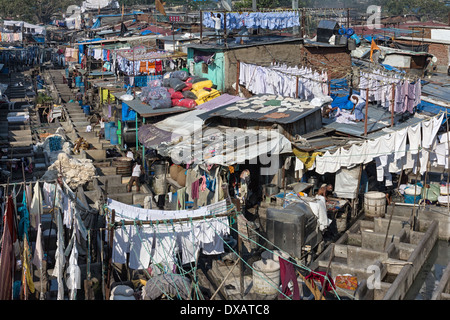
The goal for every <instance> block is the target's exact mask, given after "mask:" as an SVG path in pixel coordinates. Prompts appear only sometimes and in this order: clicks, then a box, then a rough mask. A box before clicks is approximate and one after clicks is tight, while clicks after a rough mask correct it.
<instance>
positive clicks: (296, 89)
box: [295, 76, 298, 99]
mask: <svg viewBox="0 0 450 320" xmlns="http://www.w3.org/2000/svg"><path fill="white" fill-rule="evenodd" d="M295 98H296V99H297V98H298V76H295Z"/></svg>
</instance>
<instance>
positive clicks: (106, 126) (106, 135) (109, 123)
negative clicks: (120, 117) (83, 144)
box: [105, 121, 116, 140]
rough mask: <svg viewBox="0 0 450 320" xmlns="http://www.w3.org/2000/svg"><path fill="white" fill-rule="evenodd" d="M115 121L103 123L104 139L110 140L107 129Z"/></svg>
mask: <svg viewBox="0 0 450 320" xmlns="http://www.w3.org/2000/svg"><path fill="white" fill-rule="evenodd" d="M115 124H116V123H115V122H114V121H111V122H107V123H105V139H106V140H110V139H111V138H110V134H109V129H110V128H111V127H112V126H114V125H115Z"/></svg>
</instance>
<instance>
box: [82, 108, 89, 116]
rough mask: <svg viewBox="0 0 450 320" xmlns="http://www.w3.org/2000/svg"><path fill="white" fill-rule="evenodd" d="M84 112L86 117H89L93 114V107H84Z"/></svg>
mask: <svg viewBox="0 0 450 320" xmlns="http://www.w3.org/2000/svg"><path fill="white" fill-rule="evenodd" d="M83 112H84V114H85V115H87V116H89V115H90V114H91V106H83Z"/></svg>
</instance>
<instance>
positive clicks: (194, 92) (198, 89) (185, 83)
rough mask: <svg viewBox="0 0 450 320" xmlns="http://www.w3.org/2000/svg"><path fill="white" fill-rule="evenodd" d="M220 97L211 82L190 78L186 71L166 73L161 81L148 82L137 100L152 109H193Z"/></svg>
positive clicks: (194, 77) (204, 79)
mask: <svg viewBox="0 0 450 320" xmlns="http://www.w3.org/2000/svg"><path fill="white" fill-rule="evenodd" d="M218 96H220V92H219V91H218V90H216V89H215V88H214V85H213V83H212V81H211V80H208V79H206V78H200V77H196V76H190V75H189V73H188V72H187V71H184V70H180V71H174V72H168V73H166V74H165V75H164V77H163V79H162V80H153V81H150V83H149V84H148V86H147V87H144V88H142V92H141V94H140V96H139V99H140V100H141V101H142V102H144V103H147V104H149V105H151V106H152V108H153V109H162V108H170V107H175V106H176V107H185V108H189V109H192V108H195V107H196V106H197V105H200V104H202V103H204V102H206V101H209V100H211V99H214V98H216V97H218Z"/></svg>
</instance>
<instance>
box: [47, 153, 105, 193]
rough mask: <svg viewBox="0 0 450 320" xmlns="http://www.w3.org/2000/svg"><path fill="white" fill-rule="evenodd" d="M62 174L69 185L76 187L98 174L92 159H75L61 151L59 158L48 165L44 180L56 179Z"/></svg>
mask: <svg viewBox="0 0 450 320" xmlns="http://www.w3.org/2000/svg"><path fill="white" fill-rule="evenodd" d="M58 173H59V174H61V175H62V176H63V178H64V180H65V181H66V183H67V185H68V186H69V187H70V188H72V189H76V188H78V186H82V185H84V184H85V183H87V182H89V181H91V180H92V179H93V177H94V176H95V175H96V169H95V167H94V165H93V163H92V160H90V159H75V158H72V157H71V156H69V155H68V154H66V153H64V152H61V153H60V154H58V159H57V160H56V161H55V162H54V163H53V164H52V165H50V166H49V167H48V170H47V172H46V173H45V174H44V176H43V180H54V179H56V178H57V176H58Z"/></svg>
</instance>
